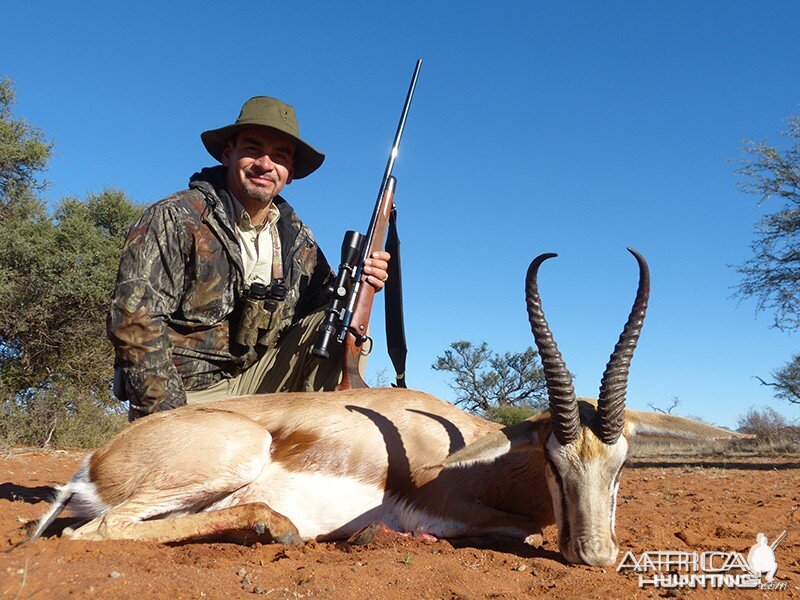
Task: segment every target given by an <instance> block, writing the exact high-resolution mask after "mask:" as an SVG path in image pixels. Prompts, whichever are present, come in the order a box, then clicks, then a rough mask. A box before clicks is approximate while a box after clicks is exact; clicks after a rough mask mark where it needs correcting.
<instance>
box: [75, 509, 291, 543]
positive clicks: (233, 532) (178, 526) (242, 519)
mask: <svg viewBox="0 0 800 600" xmlns="http://www.w3.org/2000/svg"><path fill="white" fill-rule="evenodd" d="M120 508H122V507H120ZM71 539H73V540H142V541H151V542H158V543H162V544H163V543H168V542H184V541H200V540H203V541H208V540H219V541H230V542H235V543H239V544H253V543H255V542H261V543H271V542H277V543H280V544H286V545H290V546H296V545H302V543H303V540H302V539H301V538H300V534H299V532H298V531H297V527H295V526H294V523H292V522H291V521H290V520H289V519H288V518H287V517H285V516H283V515H282V514H280V513H277V512H275V511H274V510H272V509H271V508H270V507H269V506H267V505H266V504H263V503H260V502H253V503H250V504H240V505H238V506H233V507H230V508H223V509H220V510H213V511H209V512H203V513H197V514H193V515H186V516H183V517H174V518H168V519H155V520H152V521H139V520H136V519H133V518H131V517H130V516H126V514H125V511H124V510H113V511H111V512H110V513H108V514H106V515H103V516H102V517H98V518H96V519H94V520H92V521H89V522H88V523H86V524H85V525H83V526H82V527H80V528H78V529H76V530H75V531H74V532H73V533H72V535H71Z"/></svg>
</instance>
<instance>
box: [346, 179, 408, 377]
mask: <svg viewBox="0 0 800 600" xmlns="http://www.w3.org/2000/svg"><path fill="white" fill-rule="evenodd" d="M396 183H397V180H396V179H395V178H394V177H389V180H388V181H387V184H386V189H385V190H384V193H383V196H381V200H380V202H379V203H378V206H377V207H376V211H375V217H374V218H375V229H374V235H373V236H372V239H370V240H368V242H369V247H368V248H365V249H364V251H363V253H362V256H363V257H365V259H366V258H371V257H372V255H373V253H375V252H378V251H380V250H381V249H383V245H384V242H385V241H386V229H387V227H388V226H389V215H390V214H391V212H392V209H393V208H394V190H395V186H396ZM361 279H362V281H360V282H358V285H359V289H358V292H357V294H356V303H355V308H354V309H353V318H352V320H351V321H350V328H349V329H348V331H347V337H345V339H344V353H343V356H342V360H343V365H342V381H341V382H340V383H339V385H337V386H336V391H342V390H351V389H358V388H365V387H369V386H368V385H367V384H366V382H365V381H364V378H363V377H361V372H360V371H359V370H358V365H359V362H360V360H361V353H362V348H363V346H364V344H365V343H366V341H367V340H368V339H369V340H370V344H371V343H372V340H371V338H368V337H367V332H368V331H369V319H370V315H371V314H372V301H373V299H374V298H375V288H373V287H372V286H371V285H370V284H368V283H367V282H366V281H364V280H365V279H366V276H365V275H364V276H362V278H361ZM371 349H372V348H370V350H371Z"/></svg>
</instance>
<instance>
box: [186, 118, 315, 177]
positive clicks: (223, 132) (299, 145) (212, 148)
mask: <svg viewBox="0 0 800 600" xmlns="http://www.w3.org/2000/svg"><path fill="white" fill-rule="evenodd" d="M253 127H260V128H262V129H269V130H271V131H276V132H278V133H282V134H283V135H285V136H288V137H289V138H291V139H292V140H294V142H295V144H296V146H295V151H294V161H293V162H294V167H293V171H294V172H293V175H292V178H293V179H302V178H303V177H306V176H307V175H311V173H313V172H314V171H316V170H317V169H319V168H320V166H321V165H322V163H323V161H324V160H325V155H324V154H322V152H318V151H317V150H315V149H314V148H312V147H311V146H309V145H308V144H307V143H305V142H304V141H303V140H301V139H300V138H298V137H297V136H294V135H292V134H291V133H288V132H286V131H281V130H280V129H278V128H276V127H269V126H267V125H256V124H253V123H240V124H237V125H228V126H227V127H220V128H219V129H209V130H208V131H204V132H203V133H201V134H200V139H201V140H202V141H203V145H204V146H205V147H206V150H208V153H209V154H210V155H211V156H213V157H214V158H215V159H216V160H218V161H219V162H222V151H223V150H225V147H226V146H227V145H228V140H229V139H231V137H232V136H234V135H235V134H237V133H239V132H240V131H242V130H244V129H252V128H253Z"/></svg>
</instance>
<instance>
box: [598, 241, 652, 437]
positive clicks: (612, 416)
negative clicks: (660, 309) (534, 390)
mask: <svg viewBox="0 0 800 600" xmlns="http://www.w3.org/2000/svg"><path fill="white" fill-rule="evenodd" d="M628 252H630V253H631V254H633V256H634V257H635V258H636V261H637V262H638V263H639V288H638V290H637V291H636V300H634V302H633V308H631V314H630V315H628V322H627V323H625V328H624V329H623V330H622V334H621V335H620V336H619V341H618V342H617V345H616V346H614V352H613V353H612V354H611V358H610V359H609V361H608V364H607V365H606V370H605V372H604V373H603V379H602V381H601V382H600V397H599V398H598V400H597V417H595V422H594V430H595V434H596V435H597V437H599V438H600V440H601V441H602V442H603V443H605V444H613V443H615V442H616V441H617V440H618V439H619V436H620V435H622V428H623V426H624V425H625V392H626V390H627V387H628V371H629V369H630V366H631V360H632V359H633V351H634V349H635V348H636V343H637V342H638V341H639V334H641V333H642V324H643V323H644V316H645V313H646V312H647V300H648V298H649V297H650V270H649V269H648V268H647V262H646V261H645V259H644V257H643V256H642V255H641V254H639V253H638V252H637V251H636V250H633V249H632V248H628Z"/></svg>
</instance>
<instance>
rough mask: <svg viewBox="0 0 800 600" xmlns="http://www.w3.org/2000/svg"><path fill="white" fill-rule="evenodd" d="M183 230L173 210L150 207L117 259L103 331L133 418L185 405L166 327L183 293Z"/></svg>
mask: <svg viewBox="0 0 800 600" xmlns="http://www.w3.org/2000/svg"><path fill="white" fill-rule="evenodd" d="M182 232H183V228H182V227H181V223H180V222H179V220H178V219H177V218H176V215H175V213H174V212H173V210H171V209H170V207H168V206H167V207H165V206H162V205H155V206H153V207H151V208H150V209H148V210H147V211H146V212H145V213H144V215H142V217H141V218H140V219H139V220H138V221H137V222H136V223H135V224H134V225H133V227H131V230H130V231H129V232H128V238H127V240H126V242H125V247H124V248H123V251H122V257H121V258H120V264H119V272H118V274H117V282H116V285H115V287H114V292H113V294H112V297H111V307H110V309H109V313H108V320H107V331H108V337H109V339H110V340H111V343H112V344H113V345H114V349H115V352H116V358H117V364H118V366H120V367H122V371H123V373H124V375H125V389H126V392H127V396H128V401H129V402H130V404H131V414H132V415H134V414H135V413H140V415H141V416H143V415H146V414H149V413H152V412H156V411H160V410H166V409H169V408H174V407H176V406H181V405H183V404H186V394H185V392H184V389H183V384H182V382H181V378H180V376H179V375H178V372H177V370H176V368H175V365H174V364H173V363H172V350H171V344H170V340H169V335H168V330H167V323H166V319H167V318H168V317H169V315H171V314H173V313H174V312H175V311H176V310H177V309H178V307H179V303H180V299H181V294H182V290H183V279H184V260H183V251H182V247H183V240H182Z"/></svg>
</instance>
